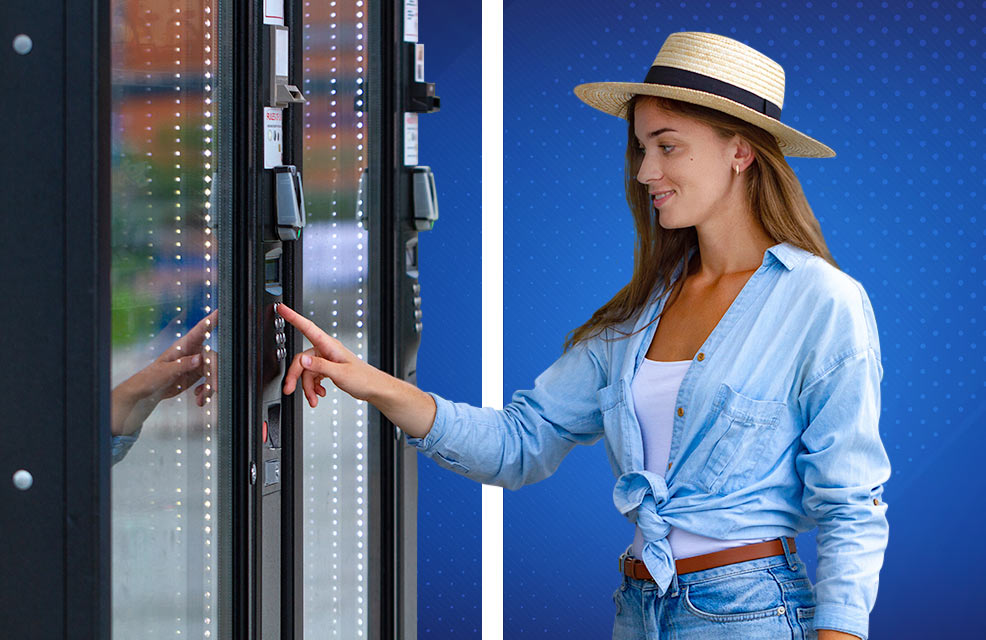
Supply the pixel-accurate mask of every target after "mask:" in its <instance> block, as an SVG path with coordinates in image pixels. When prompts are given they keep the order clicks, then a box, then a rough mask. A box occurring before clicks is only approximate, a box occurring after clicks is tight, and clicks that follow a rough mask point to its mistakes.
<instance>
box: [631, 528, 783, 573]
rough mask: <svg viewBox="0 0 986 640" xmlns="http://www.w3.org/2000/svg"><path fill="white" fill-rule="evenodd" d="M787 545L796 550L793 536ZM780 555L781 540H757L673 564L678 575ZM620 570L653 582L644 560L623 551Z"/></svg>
mask: <svg viewBox="0 0 986 640" xmlns="http://www.w3.org/2000/svg"><path fill="white" fill-rule="evenodd" d="M787 546H788V549H789V550H790V552H791V553H794V552H795V551H797V550H798V549H797V547H796V546H795V545H794V538H788V539H787ZM781 555H784V545H782V544H781V541H780V540H768V541H767V542H757V543H755V544H748V545H744V546H742V547H733V548H732V549H723V550H722V551H715V552H713V553H705V554H702V555H700V556H693V557H691V558H682V559H681V560H675V563H674V566H675V569H676V570H677V571H678V575H679V576H680V575H682V574H685V573H692V572H694V571H702V570H703V569H714V568H715V567H722V566H725V565H727V564H735V563H737V562H746V561H747V560H759V559H760V558H769V557H770V556H781ZM620 571H621V572H622V573H623V574H624V575H627V576H630V577H631V578H636V579H638V580H650V581H651V582H654V578H652V577H651V575H650V571H648V570H647V566H646V565H645V564H644V561H643V560H639V559H637V558H631V557H629V556H627V554H625V553H624V554H623V555H622V556H620Z"/></svg>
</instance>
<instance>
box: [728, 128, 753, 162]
mask: <svg viewBox="0 0 986 640" xmlns="http://www.w3.org/2000/svg"><path fill="white" fill-rule="evenodd" d="M730 151H731V152H732V157H731V164H732V165H737V164H738V165H739V168H740V171H745V170H746V168H747V167H749V166H750V165H751V164H753V161H754V160H755V159H756V153H755V152H754V151H753V145H751V144H750V143H749V142H747V140H746V139H745V138H743V137H742V136H740V135H739V134H737V135H736V136H735V137H734V138H733V140H732V142H731V143H730Z"/></svg>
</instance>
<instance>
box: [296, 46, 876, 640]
mask: <svg viewBox="0 0 986 640" xmlns="http://www.w3.org/2000/svg"><path fill="white" fill-rule="evenodd" d="M783 91H784V75H783V69H781V67H780V66H779V65H778V64H776V63H775V62H774V61H772V60H770V59H769V58H767V57H766V56H764V55H762V54H760V53H758V52H757V51H755V50H753V49H751V48H749V47H747V46H745V45H743V44H742V43H739V42H736V41H734V40H731V39H729V38H724V37H722V36H718V35H714V34H706V33H692V32H683V33H675V34H672V35H671V36H669V37H668V39H667V41H666V42H665V44H664V45H663V46H662V48H661V51H660V52H659V53H658V56H657V59H656V60H655V62H654V65H653V67H652V68H651V70H650V72H649V73H648V75H647V79H646V80H645V82H643V83H611V82H604V83H591V84H586V85H580V86H578V87H576V94H577V95H578V96H579V97H580V98H581V99H582V100H583V101H585V102H586V103H587V104H589V105H590V106H593V107H595V108H597V109H601V110H603V111H605V112H607V113H611V114H614V115H618V116H621V117H625V118H627V120H628V124H629V127H628V131H629V144H628V148H627V164H626V167H627V181H626V189H627V198H628V201H629V203H630V206H631V208H632V210H633V213H634V219H635V223H636V228H637V235H638V243H637V248H636V255H635V267H634V274H633V278H632V280H631V282H630V283H629V284H628V285H627V286H625V287H624V288H623V289H622V290H621V291H620V292H619V293H617V294H616V296H615V297H614V298H613V299H612V300H611V301H610V302H608V303H607V304H606V305H605V306H603V307H602V308H601V309H599V310H598V311H597V312H596V313H595V314H594V315H593V316H592V318H591V319H590V320H589V321H588V322H587V323H586V324H585V325H583V326H581V327H579V328H578V329H576V330H575V331H574V333H573V335H571V337H570V339H569V341H568V342H567V343H566V349H565V352H564V353H563V354H562V356H561V357H560V358H559V359H558V360H557V361H555V362H554V363H553V364H552V365H551V366H550V367H549V368H548V369H547V370H546V371H544V372H543V373H542V374H541V375H540V376H538V378H537V380H536V381H535V386H534V389H532V390H526V391H518V392H516V393H515V394H514V395H513V397H512V399H511V402H510V403H509V404H508V405H507V406H505V407H504V408H503V410H502V411H497V410H493V409H490V408H477V407H472V406H470V405H467V404H463V403H453V402H449V401H448V400H445V399H444V398H441V397H440V396H438V395H436V394H434V393H424V392H422V391H420V390H418V389H417V388H415V387H414V386H412V385H410V384H407V383H404V382H401V381H398V380H396V379H393V378H391V377H389V376H387V375H386V374H383V373H382V372H380V371H378V370H376V369H374V368H373V367H371V366H369V365H367V364H366V363H364V362H362V361H361V360H359V359H357V358H356V357H354V356H353V354H352V353H350V352H349V351H348V350H347V349H345V347H343V346H342V345H341V344H340V343H339V342H338V341H336V340H333V339H332V338H330V337H328V336H327V335H325V334H324V333H323V332H321V331H320V330H319V329H318V328H317V327H315V326H314V325H313V324H312V323H311V322H309V321H308V320H306V319H304V318H303V317H301V316H299V315H298V314H296V313H295V312H293V311H291V310H290V309H287V308H286V307H283V306H282V308H281V310H280V311H281V313H282V315H283V316H284V317H285V318H286V319H287V320H288V321H289V322H291V323H292V324H294V325H295V326H296V327H298V328H299V329H301V330H302V331H303V332H304V333H305V335H306V336H308V337H309V339H311V341H312V344H313V345H314V349H312V350H309V351H306V352H305V353H303V354H299V355H298V356H296V357H295V359H294V361H293V362H292V365H291V367H290V369H289V371H288V374H287V376H286V379H285V386H284V392H285V393H292V392H293V391H294V389H295V387H296V384H297V380H298V378H299V377H300V378H301V381H302V387H303V389H304V392H305V395H306V396H307V398H308V401H309V403H310V404H311V405H312V406H315V405H316V404H317V403H318V396H324V395H325V389H324V388H323V387H322V386H321V384H320V381H321V380H322V379H323V378H324V377H329V378H331V379H332V381H333V382H334V383H335V384H336V385H337V386H338V387H339V388H341V389H342V390H343V391H346V392H347V393H349V394H351V395H353V396H355V397H357V398H360V399H364V400H367V401H369V402H371V403H372V404H374V405H375V406H376V407H377V408H378V409H380V411H381V412H383V413H384V414H385V415H386V416H387V417H388V418H389V419H390V420H391V421H392V422H393V423H394V424H396V425H398V426H399V427H401V428H402V429H403V430H404V431H405V432H406V433H407V435H408V436H409V437H408V439H407V442H408V444H410V445H412V446H415V447H417V448H418V449H419V450H421V451H422V452H423V453H424V454H425V455H428V456H429V457H432V458H433V459H434V460H436V462H437V463H438V464H439V465H441V466H443V467H446V468H448V469H452V470H454V471H456V472H458V473H461V474H463V475H466V476H468V477H470V478H473V479H475V480H478V481H480V482H483V483H487V484H493V485H499V486H503V487H507V488H510V489H516V488H518V487H521V486H523V485H525V484H530V483H532V482H537V481H538V480H541V479H543V478H545V477H547V476H549V475H551V474H552V473H553V472H554V471H555V469H557V468H558V465H559V464H560V463H561V460H562V458H564V456H565V455H566V454H567V453H568V452H569V451H570V450H571V449H572V447H574V446H575V445H576V444H593V443H595V442H597V441H598V440H599V439H600V438H602V437H603V436H605V443H606V452H607V455H608V456H609V460H610V463H611V464H612V466H613V470H614V473H615V474H616V476H617V481H616V486H615V489H614V495H613V498H614V503H615V505H616V507H617V509H619V511H620V512H621V513H623V514H624V515H626V516H627V517H628V518H629V519H630V520H631V521H633V522H635V523H636V525H637V529H636V536H635V539H634V542H633V544H631V545H630V547H629V548H628V549H627V552H626V553H624V554H623V556H621V558H620V568H621V571H622V572H623V578H622V583H621V585H620V587H619V588H618V589H617V590H616V593H614V600H615V603H616V608H617V617H616V622H615V626H614V632H613V637H614V638H618V639H623V638H644V637H646V638H696V639H701V640H709V639H714V638H770V639H776V638H786V637H790V638H807V637H812V638H814V637H816V634H817V637H818V638H822V639H833V638H853V637H858V638H866V636H867V633H868V619H869V612H870V611H871V610H872V607H873V604H874V601H875V598H876V589H877V581H878V576H879V570H880V566H881V565H882V560H883V553H884V549H885V547H886V543H887V521H886V514H885V512H886V504H884V503H883V502H882V500H881V495H882V492H883V486H882V485H883V483H884V482H885V481H886V480H887V479H888V478H889V477H890V466H889V460H888V458H887V455H886V453H885V451H884V448H883V445H882V443H881V441H880V436H879V431H878V420H879V413H880V381H881V379H882V375H883V370H882V366H881V363H880V349H879V341H878V336H877V329H876V323H875V319H874V316H873V310H872V307H871V305H870V302H869V298H868V297H867V295H866V292H865V291H864V289H863V287H862V286H861V285H860V284H859V283H858V282H857V281H856V280H854V279H853V278H851V277H850V276H848V275H846V274H844V273H842V272H841V271H840V270H839V269H838V267H837V265H836V264H835V262H834V261H833V260H832V258H831V256H830V255H829V252H828V250H827V249H826V246H825V242H824V239H823V238H822V234H821V231H820V230H819V226H818V222H817V221H816V219H815V217H814V215H813V214H812V212H811V208H810V207H809V205H808V203H807V202H806V201H805V198H804V195H803V193H802V191H801V188H800V185H799V183H798V180H797V178H796V176H795V175H794V173H793V172H792V170H791V168H790V167H789V166H788V164H787V162H786V161H785V160H784V155H785V154H786V155H797V156H806V157H831V156H833V155H835V154H834V152H833V151H832V150H831V149H829V148H828V147H827V146H825V145H823V144H821V143H820V142H818V141H816V140H813V139H812V138H810V137H808V136H806V135H804V134H802V133H800V132H798V131H795V130H794V129H791V128H790V127H787V126H785V125H783V124H781V123H780V121H779V117H780V107H781V106H782V104H783ZM816 525H817V526H818V535H817V541H818V568H817V575H816V579H817V582H816V584H815V585H814V588H813V587H812V585H811V583H810V582H809V580H808V578H807V575H806V573H805V566H804V563H803V562H802V561H801V560H800V558H799V557H798V555H797V552H796V549H795V548H794V544H793V542H794V540H793V538H794V536H795V535H796V534H798V533H800V532H803V531H808V530H810V529H812V528H814V527H815V526H816Z"/></svg>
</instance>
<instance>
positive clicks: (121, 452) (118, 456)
mask: <svg viewBox="0 0 986 640" xmlns="http://www.w3.org/2000/svg"><path fill="white" fill-rule="evenodd" d="M141 428H142V427H141ZM141 428H138V429H137V430H136V431H134V432H133V433H131V434H130V435H129V436H113V439H112V440H111V445H112V447H113V448H112V458H111V462H110V465H111V466H112V465H114V464H116V463H117V462H120V461H121V460H123V459H124V458H125V457H126V456H127V453H129V452H130V447H132V446H134V443H135V442H137V438H139V437H140V429H141Z"/></svg>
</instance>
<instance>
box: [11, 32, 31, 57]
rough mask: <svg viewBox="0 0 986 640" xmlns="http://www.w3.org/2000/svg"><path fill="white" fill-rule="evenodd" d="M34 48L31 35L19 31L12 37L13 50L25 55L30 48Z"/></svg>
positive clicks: (29, 51)
mask: <svg viewBox="0 0 986 640" xmlns="http://www.w3.org/2000/svg"><path fill="white" fill-rule="evenodd" d="M33 48H34V42H33V41H32V40H31V36H29V35H27V34H24V33H21V34H19V35H17V36H15V37H14V51H16V52H17V53H19V54H21V55H22V56H26V55H27V54H29V53H31V49H33Z"/></svg>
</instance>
